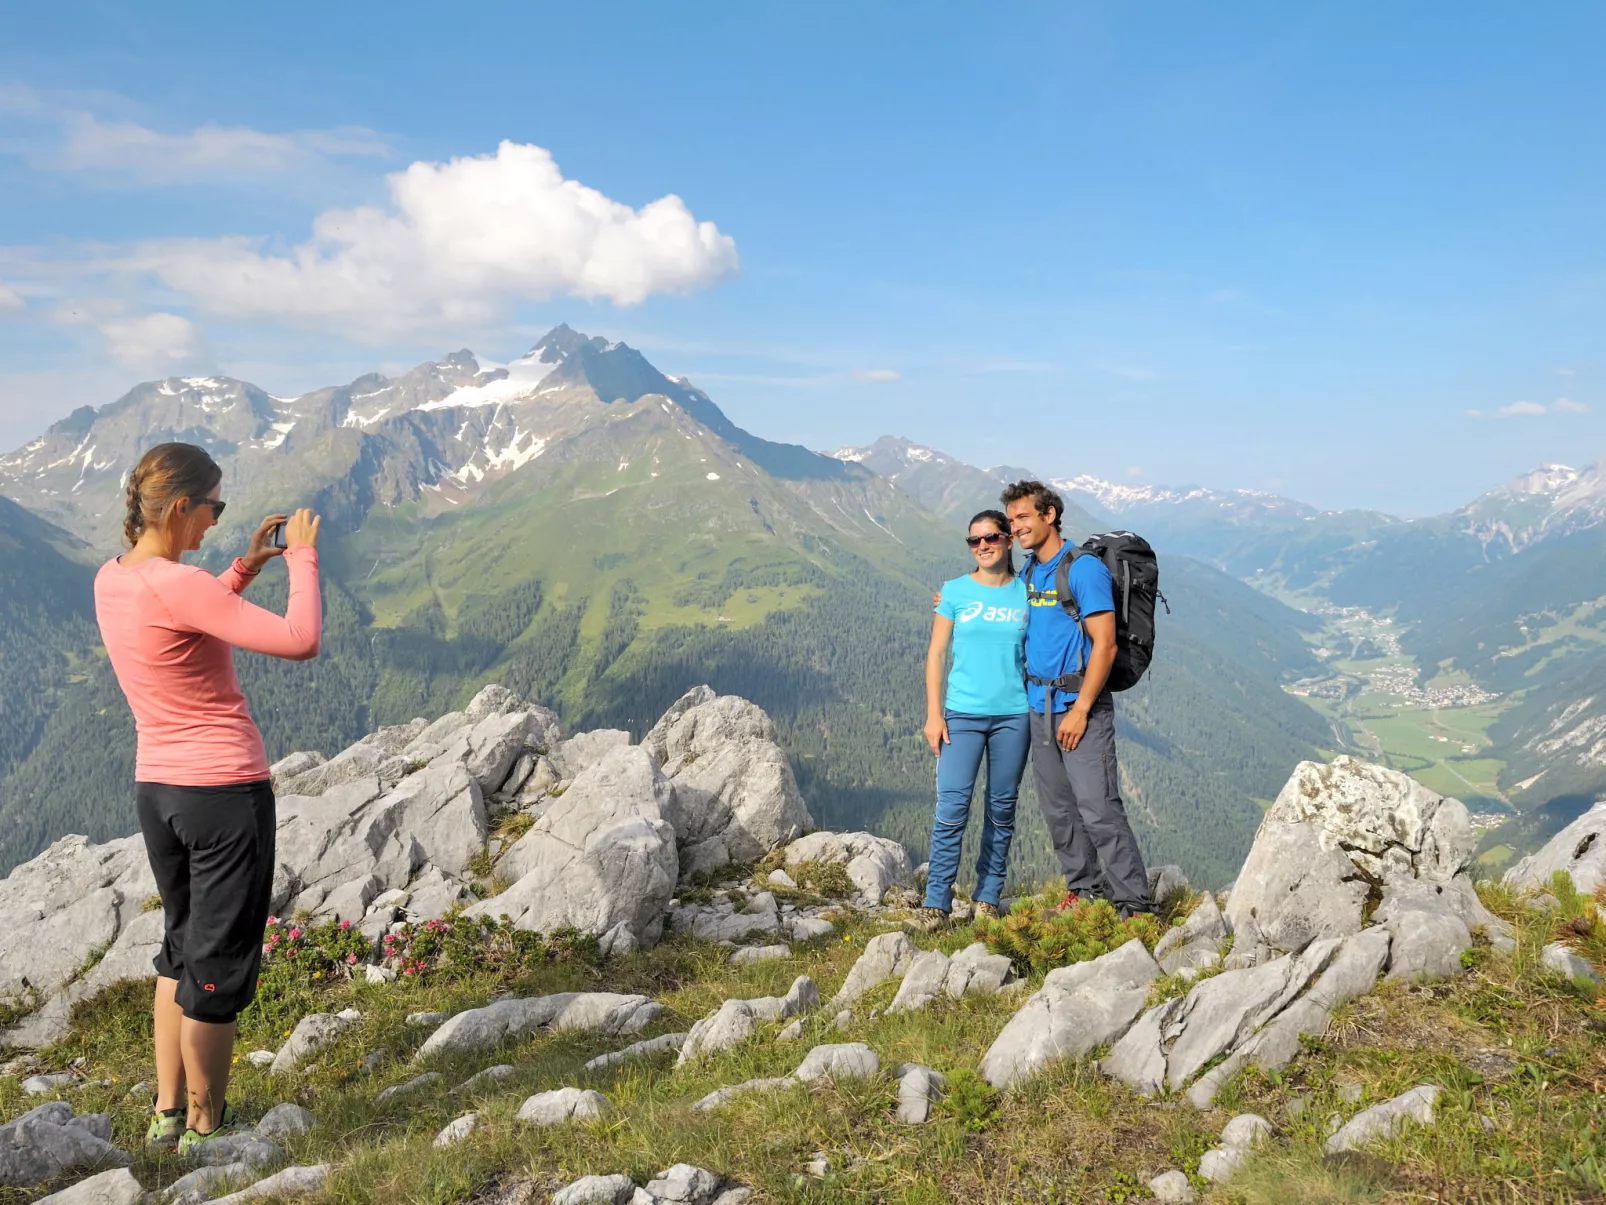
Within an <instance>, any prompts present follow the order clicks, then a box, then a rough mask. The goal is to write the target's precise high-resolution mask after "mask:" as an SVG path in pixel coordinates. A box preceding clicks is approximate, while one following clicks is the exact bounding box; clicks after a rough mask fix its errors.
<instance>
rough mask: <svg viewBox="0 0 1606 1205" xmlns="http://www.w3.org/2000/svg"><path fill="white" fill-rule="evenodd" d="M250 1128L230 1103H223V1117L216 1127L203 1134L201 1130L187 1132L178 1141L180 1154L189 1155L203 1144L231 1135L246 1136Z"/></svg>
mask: <svg viewBox="0 0 1606 1205" xmlns="http://www.w3.org/2000/svg"><path fill="white" fill-rule="evenodd" d="M250 1128H251V1127H250V1126H248V1125H246V1124H245V1123H244V1122H242V1121H241V1120H240V1118H239V1116H238V1115H237V1114H236V1113H235V1112H234V1110H233V1109H232V1108H231V1107H230V1106H229V1102H228V1101H224V1102H223V1116H222V1118H221V1119H219V1121H218V1123H217V1125H216V1126H214V1127H213V1128H212V1129H210V1130H208V1131H207V1132H206V1133H204V1134H203V1133H201V1132H200V1131H199V1130H185V1131H184V1137H182V1138H180V1139H179V1140H178V1153H179V1154H181V1155H188V1154H189V1153H190V1152H192V1151H193V1150H194V1149H195V1148H196V1147H198V1146H200V1145H201V1143H203V1142H210V1141H211V1140H212V1139H214V1138H227V1137H228V1136H229V1135H230V1134H244V1133H246V1132H247V1131H248V1130H250Z"/></svg>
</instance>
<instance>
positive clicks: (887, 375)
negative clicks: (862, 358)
mask: <svg viewBox="0 0 1606 1205" xmlns="http://www.w3.org/2000/svg"><path fill="white" fill-rule="evenodd" d="M853 379H854V380H856V381H901V380H903V374H902V373H901V372H899V371H898V370H897V369H895V368H867V369H865V370H863V371H862V372H861V371H855V372H854V374H853Z"/></svg>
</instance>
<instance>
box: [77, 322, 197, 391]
mask: <svg viewBox="0 0 1606 1205" xmlns="http://www.w3.org/2000/svg"><path fill="white" fill-rule="evenodd" d="M100 333H101V334H102V335H103V336H104V337H105V339H106V354H107V355H109V356H111V357H112V359H114V360H116V361H117V362H118V363H119V364H121V365H123V366H124V367H125V368H129V369H132V370H133V371H135V372H138V373H141V374H144V375H146V376H171V375H173V374H174V373H176V372H179V371H181V370H183V369H186V368H193V367H197V366H199V365H201V364H204V363H205V360H206V346H205V342H204V341H203V339H202V338H201V328H200V327H198V326H196V325H195V323H193V322H191V321H190V320H189V319H188V318H185V317H182V316H181V315H179V314H166V313H157V314H144V315H141V316H140V317H138V318H117V319H113V320H111V321H109V322H103V323H101V324H100Z"/></svg>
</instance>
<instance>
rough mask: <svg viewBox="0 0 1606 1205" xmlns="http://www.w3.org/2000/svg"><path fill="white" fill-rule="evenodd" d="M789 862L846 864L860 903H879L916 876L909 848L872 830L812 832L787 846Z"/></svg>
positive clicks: (787, 862)
mask: <svg viewBox="0 0 1606 1205" xmlns="http://www.w3.org/2000/svg"><path fill="white" fill-rule="evenodd" d="M785 861H786V864H787V865H788V866H797V865H799V864H801V863H803V862H822V863H826V864H830V863H842V864H843V865H845V866H846V868H847V872H848V879H849V880H850V881H851V882H852V883H853V886H854V887H855V888H856V889H857V891H858V895H859V902H860V903H863V904H867V905H875V904H879V903H880V902H881V897H882V896H883V895H885V894H886V893H887V889H888V888H889V887H894V886H897V885H898V884H900V883H908V882H912V881H913V879H914V864H913V863H912V862H911V861H910V860H909V851H908V850H906V849H905V848H904V847H903V846H902V845H901V844H899V843H898V842H896V841H894V840H892V839H891V838H890V837H877V836H875V835H874V834H872V833H826V832H821V833H810V834H809V835H808V836H806V837H802V838H800V839H799V840H796V841H793V842H792V843H791V844H790V845H788V846H787V847H786V854H785Z"/></svg>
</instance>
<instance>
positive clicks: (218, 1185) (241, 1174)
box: [159, 1163, 262, 1205]
mask: <svg viewBox="0 0 1606 1205" xmlns="http://www.w3.org/2000/svg"><path fill="white" fill-rule="evenodd" d="M261 1178H262V1174H261V1173H260V1172H259V1171H257V1169H256V1168H254V1167H252V1166H251V1165H250V1164H248V1163H217V1164H208V1165H203V1166H201V1167H198V1168H196V1169H195V1170H194V1171H192V1172H190V1173H188V1174H187V1175H183V1176H180V1177H179V1178H178V1179H177V1180H174V1181H173V1182H172V1183H171V1184H169V1185H168V1186H167V1187H166V1188H164V1189H163V1190H162V1191H161V1193H160V1195H159V1199H160V1200H161V1201H162V1202H164V1205H190V1203H191V1202H194V1201H210V1200H212V1199H213V1198H214V1197H221V1196H224V1195H225V1194H226V1193H227V1192H228V1191H229V1190H230V1189H231V1188H244V1187H245V1186H246V1185H248V1184H254V1183H256V1181H258V1180H260V1179H261Z"/></svg>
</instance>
